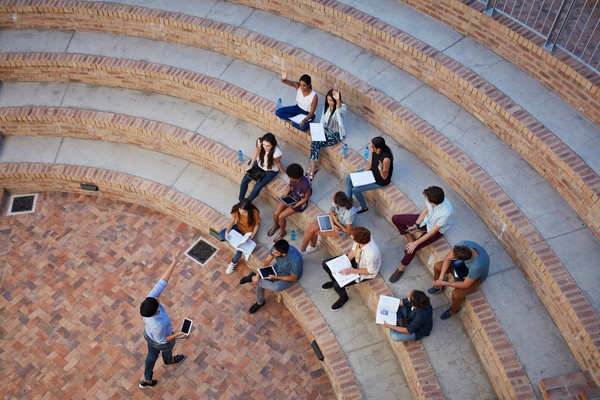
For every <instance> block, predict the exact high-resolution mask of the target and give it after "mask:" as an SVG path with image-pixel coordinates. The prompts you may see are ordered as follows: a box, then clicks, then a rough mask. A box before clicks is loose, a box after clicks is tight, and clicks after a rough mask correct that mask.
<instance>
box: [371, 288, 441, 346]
mask: <svg viewBox="0 0 600 400" xmlns="http://www.w3.org/2000/svg"><path fill="white" fill-rule="evenodd" d="M396 315H397V319H398V321H402V323H401V325H403V326H391V325H388V324H387V323H385V322H384V324H383V326H385V327H386V328H390V336H391V338H392V340H393V341H394V342H408V341H409V340H421V339H422V338H423V337H425V336H429V334H430V333H431V328H432V327H433V308H432V307H431V304H430V303H429V297H427V295H426V294H425V293H423V292H421V291H420V290H413V291H412V292H410V293H409V294H408V298H406V299H404V300H401V301H400V307H398V311H397V313H396Z"/></svg>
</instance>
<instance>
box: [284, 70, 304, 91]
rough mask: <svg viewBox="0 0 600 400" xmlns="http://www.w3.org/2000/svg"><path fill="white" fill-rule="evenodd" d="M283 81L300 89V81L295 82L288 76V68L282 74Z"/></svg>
mask: <svg viewBox="0 0 600 400" xmlns="http://www.w3.org/2000/svg"><path fill="white" fill-rule="evenodd" d="M281 82H282V83H285V84H286V85H288V86H291V87H293V88H294V89H296V90H298V88H299V87H300V84H299V83H298V82H294V81H290V80H288V78H287V70H285V71H283V73H282V74H281Z"/></svg>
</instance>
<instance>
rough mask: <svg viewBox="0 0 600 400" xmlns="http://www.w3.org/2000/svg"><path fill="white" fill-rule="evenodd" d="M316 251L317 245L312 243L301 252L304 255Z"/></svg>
mask: <svg viewBox="0 0 600 400" xmlns="http://www.w3.org/2000/svg"><path fill="white" fill-rule="evenodd" d="M315 251H317V246H315V247H312V246H311V245H308V247H307V248H306V250H304V251H303V252H301V253H300V254H301V255H302V257H304V256H306V255H308V254H310V253H314V252H315Z"/></svg>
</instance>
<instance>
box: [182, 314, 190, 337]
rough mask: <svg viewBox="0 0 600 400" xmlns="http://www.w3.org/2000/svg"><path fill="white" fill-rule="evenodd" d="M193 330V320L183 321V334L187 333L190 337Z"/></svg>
mask: <svg viewBox="0 0 600 400" xmlns="http://www.w3.org/2000/svg"><path fill="white" fill-rule="evenodd" d="M191 329H192V320H191V319H187V318H185V319H184V320H183V324H182V325H181V332H183V333H185V334H186V335H189V334H190V330H191Z"/></svg>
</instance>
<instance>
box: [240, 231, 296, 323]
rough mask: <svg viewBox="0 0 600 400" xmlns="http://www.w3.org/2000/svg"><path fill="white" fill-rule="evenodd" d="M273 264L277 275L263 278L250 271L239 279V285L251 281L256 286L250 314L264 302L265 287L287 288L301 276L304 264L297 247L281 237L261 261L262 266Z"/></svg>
mask: <svg viewBox="0 0 600 400" xmlns="http://www.w3.org/2000/svg"><path fill="white" fill-rule="evenodd" d="M273 260H275V264H273V269H274V270H275V272H276V273H277V275H269V276H267V277H266V278H265V279H263V278H261V277H260V276H259V275H256V273H255V272H250V274H249V275H248V276H245V277H243V278H242V279H240V285H244V284H246V283H249V282H252V283H253V284H254V285H255V287H256V303H254V304H253V305H252V307H250V310H249V312H250V314H254V313H256V312H257V311H258V309H259V308H261V307H262V306H264V305H265V304H266V303H265V289H267V290H270V291H272V292H275V293H277V292H281V291H283V290H286V289H289V288H290V287H291V286H292V285H293V284H294V283H296V282H297V281H298V279H300V278H302V272H303V271H304V265H303V261H302V256H301V255H300V252H299V251H298V249H297V248H295V247H294V246H290V244H289V243H288V241H287V240H285V239H281V240H280V241H278V242H277V243H275V244H274V245H273V248H271V251H270V252H269V255H268V256H267V258H265V260H264V261H263V263H262V266H261V268H262V267H266V266H268V265H271V263H272V262H273Z"/></svg>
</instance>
